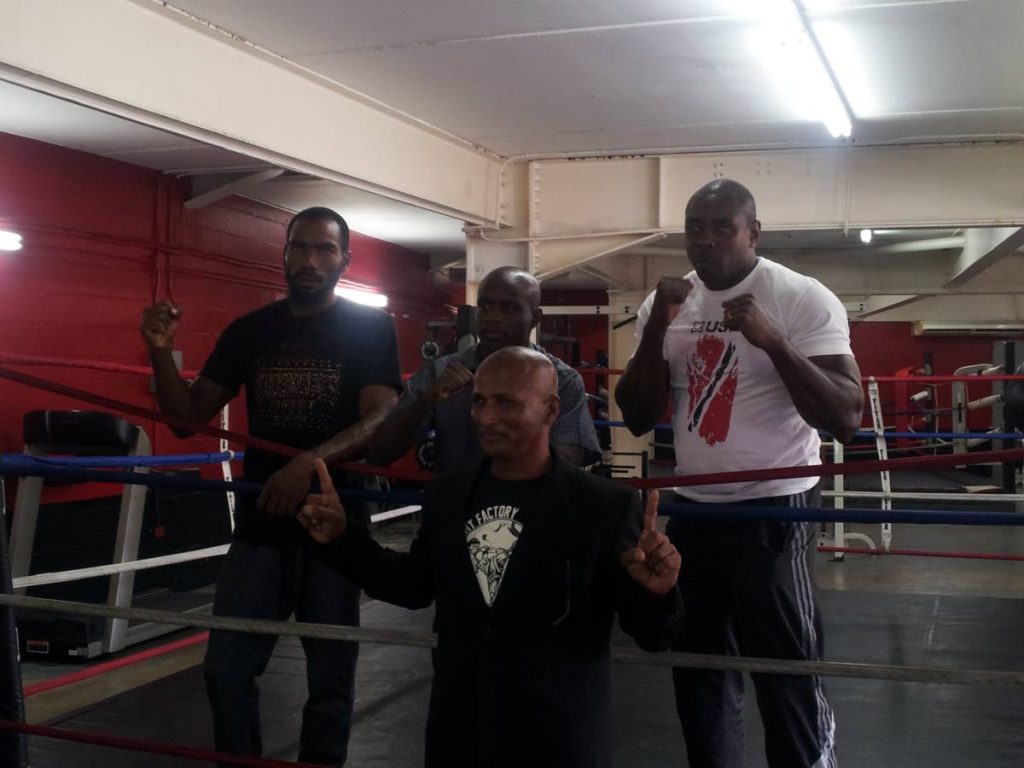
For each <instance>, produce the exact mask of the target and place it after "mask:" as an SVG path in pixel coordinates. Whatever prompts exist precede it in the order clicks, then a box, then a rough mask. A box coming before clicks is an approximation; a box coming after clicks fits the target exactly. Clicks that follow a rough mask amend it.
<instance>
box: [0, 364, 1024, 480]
mask: <svg viewBox="0 0 1024 768" xmlns="http://www.w3.org/2000/svg"><path fill="white" fill-rule="evenodd" d="M969 378H970V377H969ZM973 378H974V379H975V380H977V377H973ZM986 378H992V377H986ZM1015 378H1024V377H1015ZM0 379H7V380H9V381H14V382H16V383H19V384H24V385H26V386H29V387H35V388H37V389H42V390H45V391H48V392H53V393H55V394H60V395H64V396H65V397H70V398H74V399H76V400H81V401H83V402H86V403H90V404H92V405H98V406H100V407H103V408H110V409H111V410H115V411H121V412H124V413H128V414H131V415H133V416H137V417H139V418H144V419H152V420H154V421H158V422H160V423H163V424H168V425H173V426H178V427H183V428H185V429H188V430H191V431H193V432H198V433H199V434H204V435H209V436H211V437H217V438H224V439H227V440H232V441H235V442H238V443H242V444H243V445H247V446H252V447H254V448H261V449H263V450H267V451H271V452H274V453H278V454H282V455H285V456H295V455H297V454H299V453H301V451H300V450H299V449H298V448H293V447H291V446H288V445H283V444H281V443H275V442H273V441H270V440H264V439H262V438H258V437H252V436H250V435H244V434H241V433H238V432H230V431H227V430H223V429H217V428H215V427H210V426H208V425H206V424H195V423H192V422H189V421H185V420H183V419H178V418H175V417H173V416H167V415H166V414H162V413H160V412H159V411H155V410H152V409H149V408H143V407H141V406H138V405H132V404H131V403H125V402H121V401H119V400H114V399H112V398H109V397H104V396H102V395H97V394H95V393H93V392H88V391H85V390H82V389H77V388H75V387H69V386H66V385H64V384H57V383H54V382H50V381H47V380H45V379H40V378H38V377H36V376H30V375H28V374H24V373H18V372H17V371H12V370H10V369H9V368H5V367H3V366H0ZM1021 459H1024V448H1013V449H1008V450H1001V451H979V452H977V453H970V454H948V455H944V456H922V457H918V458H910V459H888V460H886V461H880V460H878V461H858V462H855V463H842V464H828V465H825V464H815V465H811V466H800V467H776V468H766V469H750V470H740V471H735V472H711V473H705V474H698V475H682V476H670V477H655V478H651V477H648V478H629V479H627V480H626V481H625V482H626V483H627V484H628V485H630V486H632V487H634V488H667V487H672V486H678V487H685V486H693V485H719V484H727V483H738V482H749V481H752V480H778V479H789V478H798V477H831V476H834V475H847V474H864V473H869V472H883V471H891V470H900V469H918V468H921V467H952V466H958V465H961V464H967V463H972V464H981V463H985V462H1007V461H1018V460H1021ZM332 466H334V467H336V468H338V469H342V470H348V471H351V472H357V473H360V474H368V475H377V476H383V477H390V478H394V479H400V480H411V481H416V482H427V481H429V480H431V479H433V477H434V475H432V474H430V473H426V472H404V471H401V470H394V469H389V468H386V467H376V466H369V465H367V464H358V463H353V462H338V463H332Z"/></svg>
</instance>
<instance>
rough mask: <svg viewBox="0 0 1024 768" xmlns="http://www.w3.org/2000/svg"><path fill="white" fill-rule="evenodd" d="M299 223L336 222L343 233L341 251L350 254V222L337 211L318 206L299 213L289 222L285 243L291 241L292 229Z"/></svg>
mask: <svg viewBox="0 0 1024 768" xmlns="http://www.w3.org/2000/svg"><path fill="white" fill-rule="evenodd" d="M299 221H333V222H335V223H336V224H337V225H338V229H339V230H340V231H341V250H342V252H343V253H348V222H346V221H345V219H343V218H342V217H341V214H340V213H338V212H337V211H333V210H331V209H330V208H325V207H323V206H321V205H316V206H313V207H312V208H306V209H304V210H301V211H299V212H298V213H296V214H295V215H294V216H292V220H291V221H289V222H288V229H286V230H285V235H284V239H285V242H287V241H288V240H291V237H292V227H294V226H295V224H296V222H299Z"/></svg>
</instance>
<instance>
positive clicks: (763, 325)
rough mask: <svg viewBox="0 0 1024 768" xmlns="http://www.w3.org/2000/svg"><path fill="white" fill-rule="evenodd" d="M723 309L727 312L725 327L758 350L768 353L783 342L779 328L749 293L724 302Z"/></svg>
mask: <svg viewBox="0 0 1024 768" xmlns="http://www.w3.org/2000/svg"><path fill="white" fill-rule="evenodd" d="M722 309H724V310H725V318H724V320H725V327H726V328H728V329H729V330H730V331H739V332H740V333H742V334H743V336H744V338H746V340H747V341H749V342H750V343H751V344H752V345H754V346H755V347H757V348H758V349H763V350H765V351H767V350H769V349H771V348H772V347H775V346H777V345H778V344H779V342H781V341H782V338H783V337H782V332H781V331H780V330H779V327H778V326H777V325H776V324H775V322H774V321H773V320H772V319H771V318H769V317H768V315H766V314H765V313H764V312H762V311H761V308H760V307H759V306H758V305H757V301H756V300H755V299H754V297H753V296H752V295H750V294H749V293H744V294H743V295H742V296H737V297H736V298H735V299H729V300H728V301H723V302H722Z"/></svg>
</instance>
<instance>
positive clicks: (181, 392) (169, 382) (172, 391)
mask: <svg viewBox="0 0 1024 768" xmlns="http://www.w3.org/2000/svg"><path fill="white" fill-rule="evenodd" d="M149 358H150V361H151V362H152V364H153V378H154V381H155V383H156V400H157V404H158V405H159V406H160V412H161V413H165V414H167V415H168V416H174V417H176V418H179V419H183V420H185V421H201V419H200V417H199V416H200V415H199V414H198V413H197V412H196V408H195V404H194V402H193V398H192V392H191V390H190V389H189V385H188V382H186V381H185V379H183V378H182V377H181V373H180V372H179V371H178V367H177V366H176V365H175V364H174V358H173V357H172V356H171V352H170V350H167V349H159V350H152V351H151V352H150V355H149ZM171 431H172V432H174V434H175V435H177V436H178V437H188V436H189V435H191V434H192V432H191V431H190V430H187V429H183V428H181V427H174V426H172V427H171Z"/></svg>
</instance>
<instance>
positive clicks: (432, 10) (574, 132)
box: [170, 0, 1024, 157]
mask: <svg viewBox="0 0 1024 768" xmlns="http://www.w3.org/2000/svg"><path fill="white" fill-rule="evenodd" d="M752 3H760V4H762V5H764V4H767V3H768V0H742V1H740V0H688V1H687V2H682V1H681V0H632V1H631V2H628V3H624V2H621V0H559V1H558V2H551V0H516V2H511V3H510V2H507V0H437V1H435V2H421V3H415V4H411V3H409V2H403V1H401V0H348V1H347V2H345V3H343V4H342V3H337V2H332V1H331V0H306V1H305V2H302V3H299V4H295V3H293V4H292V5H291V6H290V9H292V12H290V13H287V14H282V12H281V7H282V6H281V3H280V2H278V0H171V2H170V5H171V6H173V7H176V8H179V9H181V10H183V11H186V12H188V13H190V14H193V15H195V16H197V17H199V18H201V19H204V20H206V21H208V22H210V23H212V24H214V25H216V26H218V27H221V28H223V29H225V30H229V31H230V32H231V33H233V34H235V35H238V36H240V37H242V38H244V39H246V40H248V41H251V42H252V43H255V44H256V45H258V46H261V47H263V48H265V49H267V50H269V51H272V52H274V53H276V54H279V55H281V56H283V57H285V58H287V59H289V60H291V61H293V62H296V63H298V64H301V65H303V66H305V67H308V68H309V69H310V70H313V71H315V72H317V73H320V74H323V75H325V76H327V77H328V78H330V79H332V80H335V81H337V82H339V83H343V84H345V85H347V86H349V87H351V88H354V89H355V90H357V91H361V92H363V93H365V94H368V95H370V96H372V97H373V98H375V99H378V100H379V101H382V102H384V103H385V104H388V105H390V106H392V107H395V108H397V109H399V110H402V111H404V112H406V113H408V114H411V115H414V116H416V117H418V118H420V119H422V120H425V121H427V122H428V123H432V124H433V125H435V126H437V127H439V128H442V129H444V130H446V131H449V132H451V133H453V134H455V135H457V136H460V137H462V138H464V139H467V140H469V141H471V142H473V143H475V144H478V145H480V146H482V147H486V148H487V149H490V150H492V151H494V152H496V153H498V154H500V155H503V156H506V157H508V156H516V155H521V154H535V153H548V152H556V153H565V152H579V151H588V150H611V151H614V150H649V149H652V148H680V149H693V148H697V147H737V146H741V147H747V146H758V147H766V146H802V147H806V146H813V145H817V144H831V143H833V142H832V140H831V138H830V137H829V135H828V134H827V133H826V132H825V130H824V128H823V127H822V126H821V125H819V124H817V123H815V122H814V120H813V118H812V117H810V116H808V115H807V114H802V113H801V110H800V109H799V107H797V106H795V105H792V104H790V103H789V101H790V100H789V99H787V98H786V93H785V91H784V89H780V88H779V87H777V84H776V83H775V82H773V80H772V79H771V77H770V76H769V74H768V70H767V69H766V68H765V66H764V59H763V57H762V56H761V55H760V54H761V53H762V49H763V46H764V45H765V42H764V36H763V34H761V30H760V29H759V27H758V26H757V24H756V23H755V22H752V21H750V20H748V19H746V18H744V15H743V14H740V13H738V12H739V11H741V10H742V9H743V7H744V6H747V7H749V6H750V5H751V4H752ZM805 7H807V8H808V10H809V16H810V19H811V21H812V23H813V24H814V26H815V29H816V30H817V32H818V34H819V35H820V36H821V38H822V43H823V45H824V46H825V51H826V54H830V61H832V63H833V66H834V67H835V68H836V69H837V76H838V78H839V81H840V84H841V85H842V86H843V88H844V91H845V92H846V95H847V98H848V99H849V101H850V102H851V105H852V106H853V108H854V111H855V113H856V114H855V118H856V125H855V134H854V135H855V137H856V139H857V140H858V141H860V142H862V143H863V142H868V143H874V142H894V141H903V140H907V139H916V140H920V139H921V138H922V137H936V136H953V135H961V136H963V135H978V134H985V135H992V134H1004V133H1013V134H1016V135H1018V136H1019V135H1020V134H1021V132H1022V128H1024V78H1022V77H1021V76H1020V74H1021V72H1024V49H1022V48H1021V46H1020V45H1019V34H1020V31H1021V29H1024V3H1022V2H1020V0H901V1H898V2H870V0H805ZM847 51H849V53H850V54H851V55H849V56H846V55H843V56H841V55H840V54H845V53H846V52H847Z"/></svg>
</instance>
